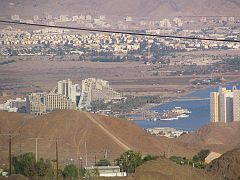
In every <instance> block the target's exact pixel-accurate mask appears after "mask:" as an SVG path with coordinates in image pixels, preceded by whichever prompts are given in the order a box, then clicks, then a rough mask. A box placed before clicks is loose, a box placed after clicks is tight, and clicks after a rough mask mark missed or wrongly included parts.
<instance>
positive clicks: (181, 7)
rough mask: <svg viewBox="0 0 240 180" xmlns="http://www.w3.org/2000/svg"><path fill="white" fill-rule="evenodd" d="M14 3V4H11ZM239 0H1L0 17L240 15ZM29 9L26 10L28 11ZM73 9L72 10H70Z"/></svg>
mask: <svg viewBox="0 0 240 180" xmlns="http://www.w3.org/2000/svg"><path fill="white" fill-rule="evenodd" d="M9 3H11V5H10V4H9ZM196 7H197V8H196ZM239 8H240V4H239V1H238V0H231V1H230V0H212V1H208V0H201V1H199V0H181V1H178V0H132V1H128V0H89V1H85V0H80V1H79V0H78V1H77V0H68V1H64V0H57V1H50V2H49V1H46V0H42V1H41V3H40V2H39V1H33V0H11V1H10V0H7V1H6V0H1V8H0V12H1V13H0V16H4V15H8V14H9V12H13V11H14V12H16V13H17V14H21V15H25V16H29V15H35V14H43V13H50V14H55V15H58V14H65V13H67V14H69V13H71V14H74V13H79V12H82V13H90V14H94V13H97V14H105V15H108V16H112V17H113V18H116V17H117V16H137V17H146V16H149V17H159V16H163V17H166V16H239V15H240V14H239V13H240V11H239ZM26 9H27V11H26ZM69 10H70V11H69Z"/></svg>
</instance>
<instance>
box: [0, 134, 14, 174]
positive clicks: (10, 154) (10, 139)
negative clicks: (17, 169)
mask: <svg viewBox="0 0 240 180" xmlns="http://www.w3.org/2000/svg"><path fill="white" fill-rule="evenodd" d="M0 135H1V136H8V158H9V176H10V175H11V174H12V138H13V137H14V136H17V135H18V134H14V133H11V132H9V133H8V134H0Z"/></svg>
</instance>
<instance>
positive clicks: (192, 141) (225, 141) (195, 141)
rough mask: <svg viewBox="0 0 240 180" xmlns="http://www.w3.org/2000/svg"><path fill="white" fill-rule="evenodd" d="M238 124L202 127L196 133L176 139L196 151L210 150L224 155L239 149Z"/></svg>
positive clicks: (239, 125) (239, 128) (239, 131)
mask: <svg viewBox="0 0 240 180" xmlns="http://www.w3.org/2000/svg"><path fill="white" fill-rule="evenodd" d="M239 134H240V123H239V122H232V123H227V124H226V123H211V124H208V125H206V126H203V127H202V128H200V129H199V130H198V131H196V132H194V133H190V134H188V135H183V136H181V137H179V138H178V139H177V141H179V142H182V143H183V142H184V143H186V146H189V147H190V146H194V147H198V149H210V150H212V151H215V152H219V153H225V152H227V151H229V150H231V149H234V148H237V147H240V140H239Z"/></svg>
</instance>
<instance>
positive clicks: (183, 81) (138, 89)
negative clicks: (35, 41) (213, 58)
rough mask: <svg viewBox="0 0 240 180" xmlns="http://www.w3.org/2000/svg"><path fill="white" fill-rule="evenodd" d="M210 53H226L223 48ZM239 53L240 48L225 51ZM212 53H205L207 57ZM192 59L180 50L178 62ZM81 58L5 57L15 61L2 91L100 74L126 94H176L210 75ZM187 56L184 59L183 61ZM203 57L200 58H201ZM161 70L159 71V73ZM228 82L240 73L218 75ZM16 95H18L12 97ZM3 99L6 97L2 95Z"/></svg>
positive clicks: (3, 74) (0, 79) (0, 81)
mask: <svg viewBox="0 0 240 180" xmlns="http://www.w3.org/2000/svg"><path fill="white" fill-rule="evenodd" d="M199 53H200V52H198V54H199ZM209 53H210V54H215V55H216V54H219V53H221V54H222V53H223V52H220V51H215V52H209ZM224 53H225V54H229V55H236V54H239V51H225V52H224ZM206 54H208V53H206V52H205V53H203V54H202V56H206ZM189 58H190V59H191V56H190V57H189V54H188V53H183V54H182V53H180V54H179V57H177V58H175V60H174V61H179V60H180V61H184V60H187V59H189ZM76 59H77V57H74V56H69V57H64V58H63V59H61V58H60V57H55V58H54V59H53V58H51V57H43V56H39V57H37V56H34V57H8V58H4V57H1V58H0V60H1V61H6V60H15V62H13V63H10V64H4V65H0V91H10V92H12V93H13V94H16V95H18V96H20V97H21V96H22V97H25V96H26V95H27V94H29V93H31V92H35V91H50V90H52V89H53V88H54V87H55V86H56V85H57V81H59V80H63V79H67V78H70V79H71V80H72V81H73V82H74V83H79V84H81V80H82V79H85V78H89V77H96V78H102V79H105V80H108V81H109V82H110V84H111V85H112V86H113V88H114V89H115V90H117V91H119V92H121V93H123V95H137V96H142V95H163V96H165V97H176V96H180V95H184V94H186V93H188V92H190V91H192V90H196V89H198V88H203V87H204V86H194V85H193V84H192V83H191V82H192V81H193V80H195V79H204V78H209V76H210V75H183V76H174V75H170V73H171V72H174V71H177V70H179V68H180V67H181V66H179V65H162V64H158V63H157V64H150V65H146V64H144V63H143V62H114V63H113V62H89V61H77V60H76ZM182 59H184V60H182ZM200 59H201V58H199V59H196V61H199V60H200ZM156 73H157V74H156ZM218 76H224V78H225V80H226V81H236V80H239V78H240V76H239V73H238V72H232V73H227V74H220V75H219V74H218ZM11 97H14V96H11ZM1 100H2V101H3V100H5V99H4V98H3V97H1Z"/></svg>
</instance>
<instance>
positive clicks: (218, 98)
mask: <svg viewBox="0 0 240 180" xmlns="http://www.w3.org/2000/svg"><path fill="white" fill-rule="evenodd" d="M210 112H211V122H224V123H227V122H232V121H240V90H237V88H236V87H233V89H232V90H227V89H226V88H222V87H220V88H219V90H218V92H212V93H211V94H210Z"/></svg>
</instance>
